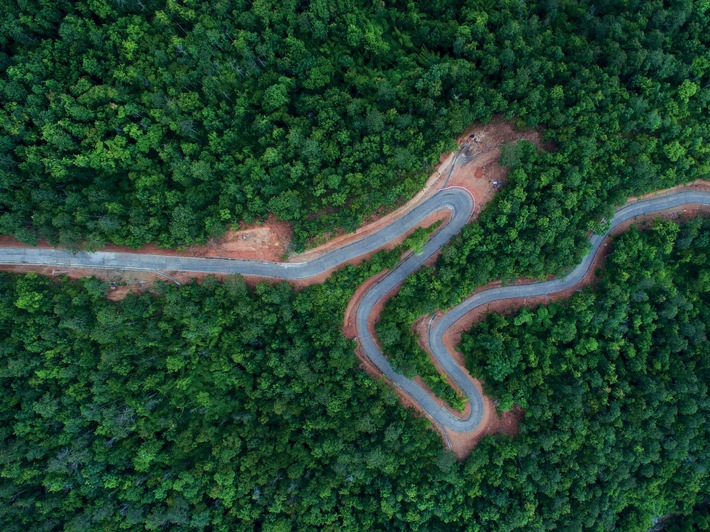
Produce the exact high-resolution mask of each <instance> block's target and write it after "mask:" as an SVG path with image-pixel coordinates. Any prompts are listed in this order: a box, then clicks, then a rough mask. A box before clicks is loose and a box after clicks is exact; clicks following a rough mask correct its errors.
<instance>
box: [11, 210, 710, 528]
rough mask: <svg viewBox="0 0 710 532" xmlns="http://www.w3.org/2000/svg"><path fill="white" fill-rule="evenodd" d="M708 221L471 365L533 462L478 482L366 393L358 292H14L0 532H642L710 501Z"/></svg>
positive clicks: (76, 285) (353, 274)
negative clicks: (180, 530) (354, 312)
mask: <svg viewBox="0 0 710 532" xmlns="http://www.w3.org/2000/svg"><path fill="white" fill-rule="evenodd" d="M709 229H710V221H708V220H695V221H694V222H692V223H689V224H687V225H686V226H684V227H683V228H681V229H679V228H678V227H677V226H675V225H673V224H669V223H664V224H661V225H659V226H658V227H657V228H656V229H655V230H654V231H651V232H647V233H638V232H635V231H632V232H630V233H628V234H625V235H623V236H622V237H621V238H620V239H619V240H618V241H617V242H616V243H615V244H614V251H613V253H612V255H611V257H610V259H609V262H608V264H609V266H608V269H607V271H606V272H605V273H604V276H603V278H602V280H601V282H600V284H599V286H598V287H597V288H596V289H595V290H586V291H585V292H584V293H582V294H578V295H577V296H575V297H574V298H573V299H572V300H571V301H570V302H569V303H561V304H554V305H551V306H549V307H540V308H538V309H536V310H532V311H531V310H528V309H523V310H522V311H520V312H519V313H516V315H514V316H511V317H502V316H491V317H490V318H489V319H488V320H487V321H485V322H484V323H482V324H481V325H480V326H479V327H478V328H476V329H475V330H474V331H473V332H472V333H471V334H470V335H469V336H467V337H466V338H465V340H464V342H463V350H464V352H465V353H466V357H467V363H468V365H469V366H470V368H471V370H472V372H473V373H474V374H477V375H480V376H481V377H483V378H484V379H485V381H486V382H487V383H488V390H489V392H491V393H493V394H494V395H495V396H497V397H499V398H500V401H501V404H502V405H503V406H504V407H506V408H507V407H508V406H510V404H511V403H512V402H513V401H514V402H517V403H519V404H521V405H523V406H524V407H525V409H526V415H525V419H524V421H523V422H522V425H521V431H520V435H519V436H518V437H517V438H515V439H510V438H500V437H498V438H494V437H489V438H486V439H485V440H484V441H483V442H482V443H480V444H479V446H478V447H476V449H474V451H473V453H472V454H471V455H470V456H469V458H468V459H467V460H466V461H465V462H463V463H457V462H455V461H454V460H453V457H452V455H451V454H450V453H447V452H445V451H444V450H443V449H442V447H441V441H440V439H439V437H438V435H437V434H436V433H435V432H433V431H431V430H426V429H425V427H426V426H427V425H428V422H427V421H425V420H424V419H421V418H417V417H416V416H414V415H412V412H410V411H407V410H405V409H404V408H403V407H402V406H401V405H400V404H399V402H398V400H397V398H396V395H395V394H394V392H393V391H392V390H391V389H390V388H388V387H387V386H385V385H384V384H382V383H378V382H377V381H376V380H374V379H372V378H371V377H370V376H368V375H367V374H366V373H365V372H364V371H362V370H360V369H358V368H357V367H356V366H357V359H356V358H355V355H354V354H353V344H352V343H351V342H349V341H347V340H345V339H344V338H343V336H342V334H341V331H340V324H341V320H342V317H343V312H344V309H345V307H346V305H347V303H348V301H349V299H350V297H351V296H352V294H353V291H354V290H355V288H356V287H357V286H358V285H359V284H360V283H361V282H362V281H363V280H364V279H366V278H367V277H368V276H370V275H372V274H373V273H375V272H376V271H378V270H379V269H381V268H382V267H391V265H392V261H396V260H397V255H396V254H381V255H379V256H378V257H377V258H376V259H375V261H374V262H371V263H369V264H367V265H364V266H361V267H359V268H357V269H355V268H352V267H348V268H347V269H345V270H344V271H341V272H339V273H337V274H336V275H334V276H333V277H331V278H330V279H329V280H328V281H327V282H326V283H325V284H323V285H318V286H312V287H310V288H307V289H304V290H302V291H298V292H297V291H294V290H293V288H292V287H290V286H289V285H287V284H285V283H281V284H275V285H272V286H268V285H266V284H260V285H258V286H257V287H256V289H255V290H249V289H247V288H246V287H245V285H244V282H243V281H242V280H240V279H238V278H234V279H229V280H227V281H226V282H224V283H220V282H217V281H214V280H210V279H209V278H208V279H207V280H206V281H205V282H203V284H202V285H201V286H200V285H195V284H193V285H188V286H182V287H178V286H175V285H158V286H157V287H156V289H155V290H156V293H147V294H144V295H141V296H129V297H128V298H126V299H125V300H123V301H121V302H118V303H116V302H112V301H109V300H107V299H106V297H105V295H106V293H107V290H108V286H107V285H105V284H102V283H100V282H98V281H97V280H95V279H85V280H82V281H69V280H66V279H64V280H58V279H49V278H43V277H39V276H36V275H24V276H20V275H10V274H2V275H0V331H2V332H1V333H0V384H1V385H2V389H3V394H2V395H0V402H2V405H1V407H0V442H1V445H2V448H3V452H2V453H0V523H2V527H3V529H4V530H23V529H26V528H32V529H46V530H50V529H54V528H59V527H62V526H64V527H66V528H67V529H69V530H87V529H97V528H99V529H117V528H136V527H146V528H148V529H151V530H152V529H158V528H165V527H168V526H181V527H185V528H186V527H188V526H189V527H192V528H197V529H200V528H211V529H220V530H234V529H240V528H245V529H246V528H249V529H251V528H253V527H255V526H263V527H265V528H268V529H274V530H289V529H304V528H308V527H330V528H338V529H353V530H354V529H357V530H362V529H371V528H385V527H386V528H393V527H394V528H402V529H422V530H451V528H452V527H454V528H466V529H471V530H511V529H514V528H516V527H517V528H524V529H527V530H553V529H572V530H576V529H580V528H582V527H587V528H589V527H591V528H604V529H620V530H646V529H647V528H648V527H649V526H650V524H651V521H652V519H653V518H656V517H660V516H662V515H665V514H668V513H670V512H673V513H688V512H690V511H691V510H692V508H693V505H694V504H695V503H696V502H697V503H700V502H702V500H703V497H707V496H708V475H707V467H708V463H709V462H708V458H709V457H708V442H710V434H708V425H707V416H708V410H710V398H709V397H708V382H709V381H710V359H709V358H708V356H707V354H708V340H707V324H708V323H710V297H709V293H710V292H709V291H710V231H709Z"/></svg>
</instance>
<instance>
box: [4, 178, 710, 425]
mask: <svg viewBox="0 0 710 532" xmlns="http://www.w3.org/2000/svg"><path fill="white" fill-rule="evenodd" d="M689 204H701V205H706V206H710V193H708V192H698V191H685V192H676V193H674V194H670V195H668V196H662V197H657V198H652V199H648V200H644V201H640V202H638V203H634V204H632V205H629V206H626V207H624V208H622V209H620V210H619V211H617V213H616V215H615V216H614V218H613V219H612V221H611V226H610V229H609V231H611V230H613V229H614V228H616V227H617V226H618V225H619V224H621V223H623V222H624V221H626V220H629V219H631V218H634V217H635V216H639V215H642V214H650V213H654V212H660V211H664V210H667V209H670V208H673V207H679V206H681V205H689ZM474 206H475V203H474V200H473V197H472V196H471V195H470V194H469V193H468V192H467V191H465V190H463V189H458V188H447V189H443V190H440V191H439V192H437V193H436V194H435V195H434V196H432V197H431V198H429V199H427V200H426V201H424V202H423V203H421V204H420V205H418V206H417V207H415V208H414V209H412V210H411V211H409V212H408V213H406V214H404V215H403V216H402V217H400V218H399V219H397V220H395V221H394V222H393V223H392V224H390V225H388V226H386V227H384V228H383V229H381V230H380V231H378V232H377V233H374V234H372V235H369V236H367V237H364V238H362V239H361V240H358V241H356V242H352V243H350V244H348V245H345V246H343V247H341V248H338V249H336V250H333V251H331V252H328V253H325V254H324V255H322V256H320V257H318V258H316V259H313V260H310V261H307V262H296V263H277V262H265V261H249V260H230V259H207V258H190V257H171V256H161V255H142V254H136V253H112V252H97V253H85V252H80V253H76V254H74V253H71V252H69V251H64V250H57V249H47V248H0V264H14V265H23V264H24V265H43V266H55V267H61V268H71V267H75V268H111V269H114V268H115V269H127V270H158V271H161V270H167V271H187V272H206V273H221V274H242V275H255V276H259V277H271V278H274V279H286V280H294V279H305V278H308V277H313V276H316V275H319V274H321V273H323V272H326V271H328V270H331V269H332V268H335V267H337V266H339V265H341V264H343V263H345V262H347V261H348V260H350V259H353V258H355V257H358V256H361V255H364V254H366V253H369V252H370V251H373V250H376V249H378V248H380V247H381V246H383V245H384V244H386V243H387V242H390V241H391V240H393V239H395V238H397V237H398V236H400V235H401V234H402V233H404V232H406V231H408V230H409V229H412V228H414V227H416V226H417V225H418V224H419V222H420V221H421V220H422V219H424V218H426V217H427V216H429V215H430V214H432V213H434V212H436V211H439V210H442V209H447V210H450V211H451V213H452V217H451V219H450V220H449V222H447V223H446V225H444V226H443V227H442V228H441V229H440V230H439V231H437V232H436V233H435V234H434V235H433V236H432V238H431V239H430V240H429V242H427V244H426V245H425V246H424V251H423V252H422V253H420V254H417V255H414V254H413V255H410V256H408V257H407V258H406V259H405V260H403V261H402V262H401V263H400V264H399V265H398V266H397V267H396V268H395V269H394V270H392V271H391V272H390V273H388V274H387V275H386V276H385V277H384V278H383V279H382V280H381V281H380V282H378V283H377V284H376V285H374V286H372V287H371V288H370V289H369V290H368V291H367V292H366V293H365V294H364V295H363V298H362V300H361V302H360V305H359V306H358V309H357V312H356V326H357V331H358V340H359V341H360V344H361V346H362V348H363V351H364V352H365V354H366V355H367V356H368V357H369V358H370V360H371V361H372V362H373V363H374V364H375V365H376V366H377V368H378V369H379V370H380V371H381V372H382V373H383V374H384V376H385V377H386V378H387V379H389V380H390V381H391V382H392V383H393V384H394V385H396V386H398V387H399V388H401V389H402V390H404V391H405V392H406V393H407V394H408V395H409V396H410V397H411V398H412V399H413V400H414V401H415V402H416V403H418V404H419V405H420V406H421V408H422V409H423V410H424V411H425V412H426V413H427V414H428V415H429V417H430V418H431V419H432V420H433V421H434V422H436V423H438V424H439V425H440V426H442V427H446V428H448V429H451V430H453V431H457V432H466V431H470V430H473V429H475V428H476V427H477V426H478V424H479V423H480V421H481V418H482V415H483V401H482V399H481V396H480V395H479V393H478V391H477V390H476V388H475V387H474V386H473V383H472V382H471V380H470V379H469V378H468V377H467V376H466V374H465V373H464V372H463V371H462V370H461V368H460V367H459V366H458V364H456V362H455V361H454V359H453V358H452V356H451V354H450V353H449V352H448V351H447V350H446V348H445V347H444V344H443V341H442V338H443V335H444V332H445V331H446V330H447V329H448V328H449V327H451V326H452V325H453V324H454V323H455V322H456V321H458V320H459V319H460V318H461V317H462V316H464V315H465V314H466V313H468V312H470V311H472V310H474V309H475V308H477V307H479V306H480V305H485V304H488V303H492V302H494V301H497V300H500V299H513V298H520V297H525V298H527V297H535V296H540V295H546V294H552V293H554V292H559V291H560V290H565V289H567V288H569V287H571V286H574V285H575V284H577V283H578V282H579V281H581V280H582V279H583V278H584V276H585V275H586V273H587V271H588V270H589V267H590V266H591V264H592V261H593V260H594V256H595V255H596V253H597V252H598V251H599V247H600V246H601V244H602V241H603V240H604V238H605V236H606V235H602V236H599V235H595V236H593V237H592V238H591V244H592V249H591V251H590V252H589V254H588V255H587V256H586V257H585V258H584V260H583V261H582V263H581V264H580V265H579V266H577V267H576V268H575V269H574V270H573V271H572V272H571V273H569V274H568V275H567V276H565V277H563V278H560V279H554V280H552V281H546V282H541V283H535V284H529V285H524V286H510V287H503V288H494V289H491V290H486V291H483V292H478V293H476V294H475V295H473V296H472V297H470V298H468V299H466V300H465V301H463V302H462V303H460V304H459V305H457V306H456V307H454V308H452V309H450V310H449V311H448V312H447V313H446V314H445V315H444V316H443V318H442V319H440V320H439V321H437V322H436V323H435V324H434V326H433V327H432V329H431V331H430V337H429V342H430V346H431V349H432V352H433V354H434V356H435V357H436V358H437V359H438V361H439V363H440V364H441V367H442V368H444V370H445V371H446V372H447V373H448V374H449V375H450V376H451V378H452V379H453V381H454V382H455V383H456V384H457V386H459V388H461V390H462V391H463V393H464V394H465V395H466V397H467V398H468V400H469V402H470V403H471V409H470V413H469V415H468V416H466V417H459V416H457V415H455V414H453V413H451V412H449V411H448V410H446V409H444V408H442V407H441V406H439V405H438V404H437V403H436V401H435V400H434V399H433V398H432V397H431V396H430V395H429V394H428V393H426V392H425V391H424V389H423V388H422V387H421V386H420V385H419V384H417V383H415V382H414V381H412V380H410V379H407V378H405V377H403V376H402V375H400V374H398V373H396V372H395V371H394V369H393V368H392V366H390V364H389V362H388V361H387V359H386V358H385V357H384V355H383V354H382V351H381V350H380V348H379V347H378V346H377V343H376V342H375V339H374V338H373V336H372V335H371V334H370V331H369V328H368V321H369V318H370V315H371V314H372V312H373V309H374V307H375V305H376V304H377V302H378V301H379V300H381V299H382V298H384V297H386V296H387V294H389V293H390V292H391V291H392V290H393V289H394V288H396V287H397V286H399V284H400V283H402V282H403V281H404V280H405V279H406V278H407V276H408V275H410V274H411V273H412V272H414V271H415V270H416V269H417V268H419V266H421V265H422V264H423V263H424V261H426V260H427V259H428V258H429V257H431V256H432V255H433V254H434V253H436V252H437V251H438V250H439V249H441V247H442V246H443V245H444V244H445V243H446V242H448V241H449V240H450V239H451V238H452V237H453V236H454V235H455V234H457V233H458V232H459V231H460V230H461V228H462V227H463V226H464V225H465V224H466V223H467V222H468V220H469V218H470V216H471V214H472V213H473V209H474Z"/></svg>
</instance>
